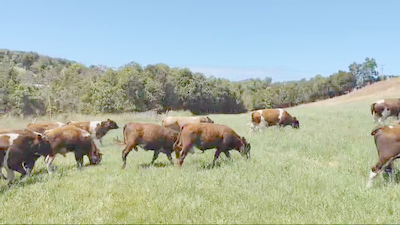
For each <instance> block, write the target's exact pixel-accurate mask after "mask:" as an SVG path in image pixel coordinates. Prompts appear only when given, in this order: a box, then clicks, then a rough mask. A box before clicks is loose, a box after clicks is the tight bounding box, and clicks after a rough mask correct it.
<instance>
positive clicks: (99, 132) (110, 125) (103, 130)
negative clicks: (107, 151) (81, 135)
mask: <svg viewBox="0 0 400 225" xmlns="http://www.w3.org/2000/svg"><path fill="white" fill-rule="evenodd" d="M118 128H119V127H118V125H117V123H116V122H115V121H113V120H110V119H107V120H106V121H103V122H101V124H100V126H97V128H96V137H97V138H101V137H103V136H104V135H106V134H107V132H108V131H109V130H112V129H118Z"/></svg>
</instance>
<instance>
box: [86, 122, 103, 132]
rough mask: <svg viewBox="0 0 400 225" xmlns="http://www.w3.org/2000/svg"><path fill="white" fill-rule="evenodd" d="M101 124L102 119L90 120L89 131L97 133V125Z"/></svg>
mask: <svg viewBox="0 0 400 225" xmlns="http://www.w3.org/2000/svg"><path fill="white" fill-rule="evenodd" d="M99 124H101V121H90V124H89V132H90V133H92V134H95V133H96V127H97V125H99Z"/></svg>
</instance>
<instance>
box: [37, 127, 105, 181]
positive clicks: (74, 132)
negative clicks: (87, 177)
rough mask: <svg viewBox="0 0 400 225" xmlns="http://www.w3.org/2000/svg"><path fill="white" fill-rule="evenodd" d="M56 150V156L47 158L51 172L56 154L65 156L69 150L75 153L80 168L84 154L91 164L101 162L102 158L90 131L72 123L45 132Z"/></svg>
mask: <svg viewBox="0 0 400 225" xmlns="http://www.w3.org/2000/svg"><path fill="white" fill-rule="evenodd" d="M44 135H45V136H46V137H47V138H48V140H49V142H50V145H51V147H52V149H53V151H54V156H52V155H48V156H47V157H46V159H45V162H46V165H47V168H48V171H49V173H51V165H52V163H53V160H54V157H55V154H57V153H59V154H62V155H63V156H64V157H65V154H66V153H67V152H74V153H75V160H76V162H77V166H78V168H79V169H80V168H81V167H82V166H83V156H84V155H86V156H87V157H88V158H89V161H90V164H99V163H100V161H101V158H102V153H100V150H99V148H98V147H97V145H96V143H95V142H94V141H93V139H92V137H91V135H90V133H89V132H87V131H85V130H83V129H80V128H77V127H75V126H72V125H66V126H63V127H58V128H54V129H51V130H47V131H45V132H44Z"/></svg>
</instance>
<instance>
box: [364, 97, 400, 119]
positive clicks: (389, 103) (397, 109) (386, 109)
mask: <svg viewBox="0 0 400 225" xmlns="http://www.w3.org/2000/svg"><path fill="white" fill-rule="evenodd" d="M371 114H372V115H373V116H374V120H375V123H376V122H378V123H380V124H382V123H383V121H385V120H386V119H387V118H388V117H390V116H394V117H395V116H397V119H398V120H400V99H398V98H395V99H381V100H378V101H376V102H374V103H372V104H371Z"/></svg>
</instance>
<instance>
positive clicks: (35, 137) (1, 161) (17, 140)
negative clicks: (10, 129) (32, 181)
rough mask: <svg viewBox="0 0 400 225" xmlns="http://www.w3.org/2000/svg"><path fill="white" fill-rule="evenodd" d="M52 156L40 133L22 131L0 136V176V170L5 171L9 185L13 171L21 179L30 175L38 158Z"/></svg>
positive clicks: (44, 138)
mask: <svg viewBox="0 0 400 225" xmlns="http://www.w3.org/2000/svg"><path fill="white" fill-rule="evenodd" d="M46 155H53V151H52V149H51V146H50V144H49V142H48V140H47V139H46V137H45V136H44V135H42V134H40V133H37V132H33V131H30V130H24V132H20V133H7V134H0V176H2V177H3V178H5V177H4V175H3V174H2V173H1V168H2V167H5V169H6V170H7V180H8V183H9V184H11V183H12V182H13V181H14V179H15V175H14V171H17V172H19V173H21V174H22V177H24V176H26V175H28V176H29V174H30V171H31V170H32V169H33V167H34V165H35V162H36V160H37V159H38V158H39V157H40V156H46Z"/></svg>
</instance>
